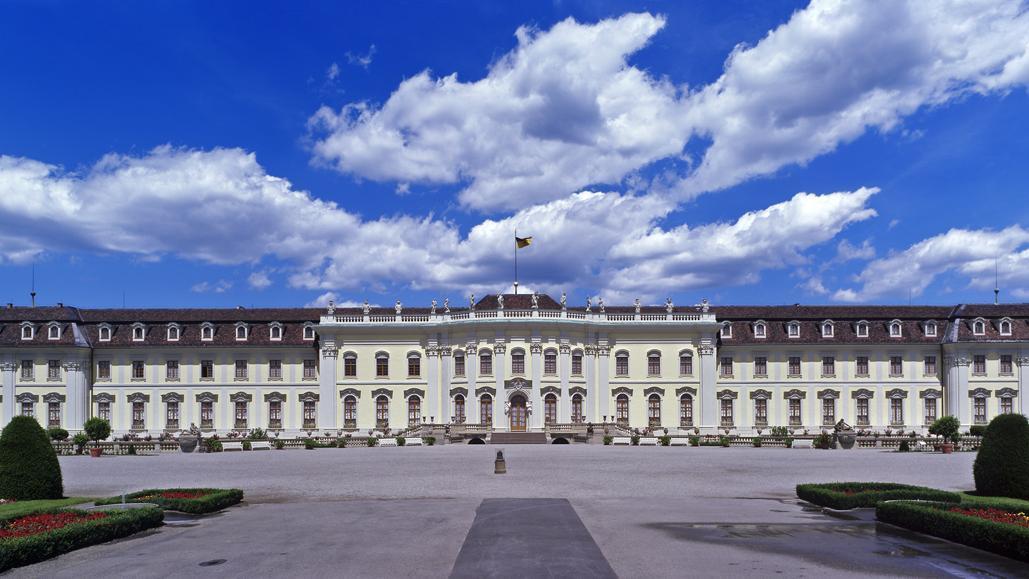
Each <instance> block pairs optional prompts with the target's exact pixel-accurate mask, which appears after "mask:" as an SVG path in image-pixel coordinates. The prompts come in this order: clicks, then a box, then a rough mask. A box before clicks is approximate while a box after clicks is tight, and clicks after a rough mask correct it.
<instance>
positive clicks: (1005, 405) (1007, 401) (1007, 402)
mask: <svg viewBox="0 0 1029 579" xmlns="http://www.w3.org/2000/svg"><path fill="white" fill-rule="evenodd" d="M1014 411H1015V409H1014V404H1012V403H1011V397H1010V396H1006V397H1004V398H1001V399H1000V413H1001V414H1012V413H1014Z"/></svg>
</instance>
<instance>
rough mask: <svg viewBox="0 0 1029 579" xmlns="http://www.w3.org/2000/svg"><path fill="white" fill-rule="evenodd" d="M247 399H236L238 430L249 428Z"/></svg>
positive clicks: (236, 426) (236, 423) (236, 425)
mask: <svg viewBox="0 0 1029 579" xmlns="http://www.w3.org/2000/svg"><path fill="white" fill-rule="evenodd" d="M247 418H248V417H247V401H246V400H237V401H236V422H235V429H236V430H246V428H247Z"/></svg>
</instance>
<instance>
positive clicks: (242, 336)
mask: <svg viewBox="0 0 1029 579" xmlns="http://www.w3.org/2000/svg"><path fill="white" fill-rule="evenodd" d="M246 339H247V326H246V324H244V323H239V324H236V341H237V342H242V341H244V340H246Z"/></svg>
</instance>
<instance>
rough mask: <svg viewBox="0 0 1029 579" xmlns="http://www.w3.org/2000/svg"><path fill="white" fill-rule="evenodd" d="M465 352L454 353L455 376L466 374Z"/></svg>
mask: <svg viewBox="0 0 1029 579" xmlns="http://www.w3.org/2000/svg"><path fill="white" fill-rule="evenodd" d="M464 373H465V369H464V352H457V353H455V354H454V376H464Z"/></svg>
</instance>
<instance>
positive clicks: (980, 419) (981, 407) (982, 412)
mask: <svg viewBox="0 0 1029 579" xmlns="http://www.w3.org/2000/svg"><path fill="white" fill-rule="evenodd" d="M972 408H973V410H974V416H975V423H976V424H986V399H985V398H973V399H972Z"/></svg>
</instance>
